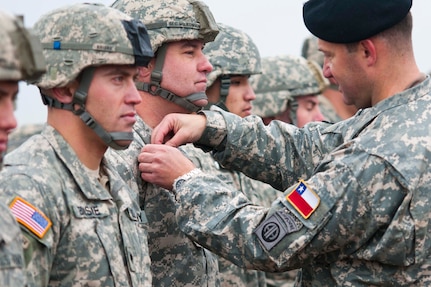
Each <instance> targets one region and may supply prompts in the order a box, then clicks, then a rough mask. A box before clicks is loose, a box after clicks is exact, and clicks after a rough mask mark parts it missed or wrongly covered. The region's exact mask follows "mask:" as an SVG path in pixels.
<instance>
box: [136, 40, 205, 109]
mask: <svg viewBox="0 0 431 287" xmlns="http://www.w3.org/2000/svg"><path fill="white" fill-rule="evenodd" d="M166 49H167V44H164V45H162V46H161V47H160V48H159V49H158V51H157V58H156V63H155V66H154V70H153V71H152V73H151V83H144V82H136V88H137V89H138V90H139V91H144V92H147V93H149V94H151V95H153V96H160V97H162V98H164V99H165V100H167V101H170V102H173V103H175V104H177V105H179V106H181V107H183V108H185V109H186V110H188V111H190V112H198V111H200V110H202V107H200V106H198V105H195V104H194V103H193V102H195V101H197V100H207V99H208V98H207V95H206V94H205V92H199V93H194V94H191V95H188V96H187V97H180V96H177V95H176V94H174V93H172V92H171V91H168V90H166V89H164V88H162V87H161V82H162V76H163V73H162V69H163V64H164V62H165V57H166Z"/></svg>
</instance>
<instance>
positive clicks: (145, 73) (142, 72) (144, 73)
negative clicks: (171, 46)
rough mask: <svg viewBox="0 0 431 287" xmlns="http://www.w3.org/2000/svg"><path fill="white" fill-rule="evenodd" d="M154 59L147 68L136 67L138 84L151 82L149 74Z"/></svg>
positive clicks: (152, 67)
mask: <svg viewBox="0 0 431 287" xmlns="http://www.w3.org/2000/svg"><path fill="white" fill-rule="evenodd" d="M154 65H155V58H153V59H151V61H150V63H149V64H148V66H147V67H138V71H139V74H138V79H137V80H138V82H149V81H150V80H151V73H152V72H153V70H154Z"/></svg>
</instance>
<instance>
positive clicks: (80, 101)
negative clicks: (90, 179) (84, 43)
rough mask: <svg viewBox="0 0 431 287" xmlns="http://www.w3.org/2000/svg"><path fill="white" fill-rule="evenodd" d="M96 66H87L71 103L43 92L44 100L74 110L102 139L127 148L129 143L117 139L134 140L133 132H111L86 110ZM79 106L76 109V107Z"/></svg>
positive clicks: (52, 104)
mask: <svg viewBox="0 0 431 287" xmlns="http://www.w3.org/2000/svg"><path fill="white" fill-rule="evenodd" d="M94 69H95V68H94V67H89V68H86V69H85V70H84V71H83V72H82V79H81V81H80V83H79V87H78V89H77V90H76V92H75V94H74V95H73V99H72V102H71V103H70V104H64V103H60V102H59V101H57V100H56V99H54V98H51V97H48V96H46V95H44V94H42V101H43V103H44V104H45V105H47V106H49V107H54V108H57V109H63V110H68V111H71V112H73V113H74V114H75V115H77V116H79V117H80V118H81V120H82V121H83V122H84V123H85V125H87V126H88V127H90V128H91V129H92V130H93V131H94V132H95V133H96V134H97V135H98V136H99V137H100V138H101V139H102V140H103V142H104V143H105V144H106V145H108V146H109V147H111V148H113V149H117V150H120V149H126V148H128V147H129V144H127V145H119V144H117V143H116V141H129V142H131V141H133V132H112V133H109V132H107V131H106V130H104V129H103V127H102V126H101V125H100V124H99V123H98V122H96V120H94V118H93V116H92V115H90V114H89V113H88V112H87V111H86V110H85V102H86V100H87V96H88V90H89V88H90V84H91V81H92V79H93V74H94ZM76 106H78V108H77V109H76V108H75V107H76Z"/></svg>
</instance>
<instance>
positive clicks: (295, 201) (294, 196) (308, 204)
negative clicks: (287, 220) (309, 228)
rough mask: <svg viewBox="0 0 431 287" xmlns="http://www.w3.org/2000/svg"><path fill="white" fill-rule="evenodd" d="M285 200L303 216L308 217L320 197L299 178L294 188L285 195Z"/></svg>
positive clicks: (317, 204)
mask: <svg viewBox="0 0 431 287" xmlns="http://www.w3.org/2000/svg"><path fill="white" fill-rule="evenodd" d="M286 200H287V201H289V202H290V204H292V206H293V207H294V208H295V209H296V210H297V211H298V212H299V213H300V214H301V215H302V217H304V218H305V219H307V218H309V217H310V215H311V214H312V213H313V212H314V211H315V210H316V208H317V207H318V206H319V203H320V197H319V196H318V195H317V194H316V193H315V192H314V191H313V190H311V188H309V187H308V186H307V185H306V184H305V182H304V181H303V180H300V182H299V183H298V185H297V186H296V188H295V189H294V190H293V191H292V192H291V193H289V194H288V195H286Z"/></svg>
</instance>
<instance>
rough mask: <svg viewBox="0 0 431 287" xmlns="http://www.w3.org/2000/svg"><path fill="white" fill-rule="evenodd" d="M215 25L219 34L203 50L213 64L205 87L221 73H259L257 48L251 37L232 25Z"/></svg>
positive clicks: (229, 74)
mask: <svg viewBox="0 0 431 287" xmlns="http://www.w3.org/2000/svg"><path fill="white" fill-rule="evenodd" d="M217 25H218V27H219V30H220V32H219V34H218V35H217V37H216V38H215V40H214V42H210V43H208V44H206V45H205V48H204V50H203V51H204V53H205V55H206V56H207V57H208V60H209V61H210V63H211V65H212V66H213V70H212V71H211V72H210V73H209V74H208V75H207V87H210V86H211V85H212V84H213V83H214V82H215V80H216V79H217V78H218V77H219V76H221V75H227V76H232V75H255V74H260V73H261V64H260V54H259V49H258V48H257V46H256V44H255V43H254V42H253V40H252V39H251V37H250V36H249V35H248V34H246V33H244V32H243V31H241V30H239V29H236V28H234V27H232V26H229V25H226V24H222V23H218V24H217Z"/></svg>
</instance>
